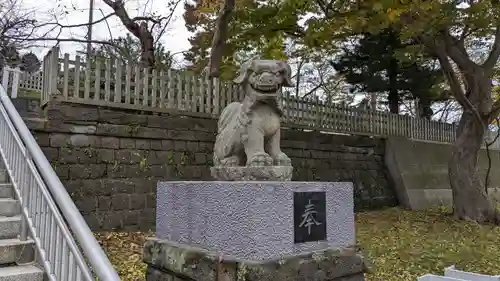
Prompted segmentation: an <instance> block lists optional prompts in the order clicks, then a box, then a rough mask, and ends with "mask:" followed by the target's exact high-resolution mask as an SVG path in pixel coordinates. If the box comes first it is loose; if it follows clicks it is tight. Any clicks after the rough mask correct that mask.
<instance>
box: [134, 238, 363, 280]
mask: <svg viewBox="0 0 500 281" xmlns="http://www.w3.org/2000/svg"><path fill="white" fill-rule="evenodd" d="M143 260H144V262H145V263H146V264H147V272H146V280H147V281H181V280H190V281H193V280H194V281H277V280H279V281H304V280H307V281H363V280H364V273H366V272H368V265H367V262H366V259H365V258H364V257H363V255H362V253H361V251H360V250H359V249H358V248H357V247H345V248H342V249H324V250H321V251H316V252H313V253H309V254H306V255H296V256H290V257H283V258H281V259H278V260H266V261H252V260H240V259H235V258H234V257H228V256H220V255H218V254H216V253H213V252H209V251H206V250H204V249H201V248H197V247H192V246H186V245H182V244H178V243H175V242H172V241H168V240H161V239H157V238H151V239H148V240H147V241H146V244H145V246H144V253H143Z"/></svg>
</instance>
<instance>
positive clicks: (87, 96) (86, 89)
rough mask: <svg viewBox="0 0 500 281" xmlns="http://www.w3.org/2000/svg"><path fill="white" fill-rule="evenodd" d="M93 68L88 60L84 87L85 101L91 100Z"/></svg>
mask: <svg viewBox="0 0 500 281" xmlns="http://www.w3.org/2000/svg"><path fill="white" fill-rule="evenodd" d="M91 68H92V61H91V60H90V59H89V58H87V63H86V65H85V86H84V91H83V98H84V99H85V100H89V99H90V78H91V74H92V72H91Z"/></svg>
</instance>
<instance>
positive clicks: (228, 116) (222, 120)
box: [217, 102, 241, 134]
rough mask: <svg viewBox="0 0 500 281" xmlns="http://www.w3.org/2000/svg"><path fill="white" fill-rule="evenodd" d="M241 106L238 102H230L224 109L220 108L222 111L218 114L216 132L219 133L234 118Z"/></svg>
mask: <svg viewBox="0 0 500 281" xmlns="http://www.w3.org/2000/svg"><path fill="white" fill-rule="evenodd" d="M240 108H241V103H239V102H232V103H230V104H229V105H228V106H226V108H224V110H222V113H221V114H220V117H219V122H218V123H217V132H218V133H219V134H220V133H221V132H222V131H223V130H224V129H225V128H226V126H227V125H229V123H231V120H234V119H235V118H236V117H237V116H238V114H239V112H240V111H241V110H240Z"/></svg>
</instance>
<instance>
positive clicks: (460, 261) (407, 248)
mask: <svg viewBox="0 0 500 281" xmlns="http://www.w3.org/2000/svg"><path fill="white" fill-rule="evenodd" d="M356 232H357V238H358V243H359V244H360V246H361V247H362V248H363V252H364V253H365V254H366V255H367V256H368V257H369V261H370V263H371V264H372V272H371V273H369V274H367V275H366V280H369V281H375V280H376V281H382V280H383V281H410V280H411V281H416V278H417V277H419V276H421V275H424V274H426V273H435V274H439V275H442V274H443V269H444V268H445V267H447V266H450V265H453V264H455V265H456V266H457V268H459V269H464V270H467V271H473V272H477V273H486V274H500V263H498V260H500V227H496V226H491V225H477V224H474V223H469V222H463V221H458V220H455V219H453V218H452V217H451V216H450V215H449V214H447V213H446V212H445V211H429V212H410V211H405V210H401V209H399V208H389V209H385V210H382V211H370V212H363V213H358V214H357V215H356ZM152 235H153V234H152V233H151V232H136V233H111V232H108V233H98V234H96V237H97V238H98V239H99V240H100V241H101V242H102V244H103V246H104V247H105V250H106V252H107V253H108V254H109V257H110V259H111V262H112V263H113V264H114V265H115V266H116V268H117V269H118V272H119V274H120V275H121V277H122V280H124V281H144V280H145V278H144V271H145V268H146V267H145V265H144V264H143V263H142V261H141V259H142V258H141V253H142V245H143V243H144V238H145V237H148V236H152Z"/></svg>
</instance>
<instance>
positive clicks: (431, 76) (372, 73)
mask: <svg viewBox="0 0 500 281" xmlns="http://www.w3.org/2000/svg"><path fill="white" fill-rule="evenodd" d="M405 47H407V45H405V44H403V43H402V42H401V40H400V39H399V35H398V33H397V32H396V31H394V30H392V29H385V30H383V31H382V32H380V33H378V34H369V33H366V34H363V35H362V38H361V39H360V40H359V42H358V43H357V44H356V45H355V46H354V48H351V49H350V50H349V49H347V48H345V49H344V53H343V54H342V55H341V56H340V57H339V59H338V60H336V61H332V62H331V63H332V65H333V67H334V68H335V70H337V71H338V72H339V73H341V74H342V75H343V76H344V77H345V79H346V81H347V83H349V84H351V85H353V90H354V91H355V92H365V93H382V94H385V95H387V103H388V104H389V110H390V112H392V113H399V105H400V104H401V102H402V101H403V100H408V99H410V100H412V99H416V98H418V100H419V105H420V109H421V110H420V116H421V117H425V118H430V117H431V116H432V110H431V109H430V106H431V103H432V101H435V100H438V99H442V98H441V96H442V93H441V92H440V91H439V89H436V87H435V86H436V84H438V83H440V82H442V80H443V76H442V73H441V70H439V69H437V70H436V69H432V67H431V66H430V65H429V63H420V62H416V61H412V62H410V63H407V62H405V63H402V62H400V61H399V60H398V57H397V56H398V54H400V51H401V50H403V48H405ZM398 52H399V53H398Z"/></svg>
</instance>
